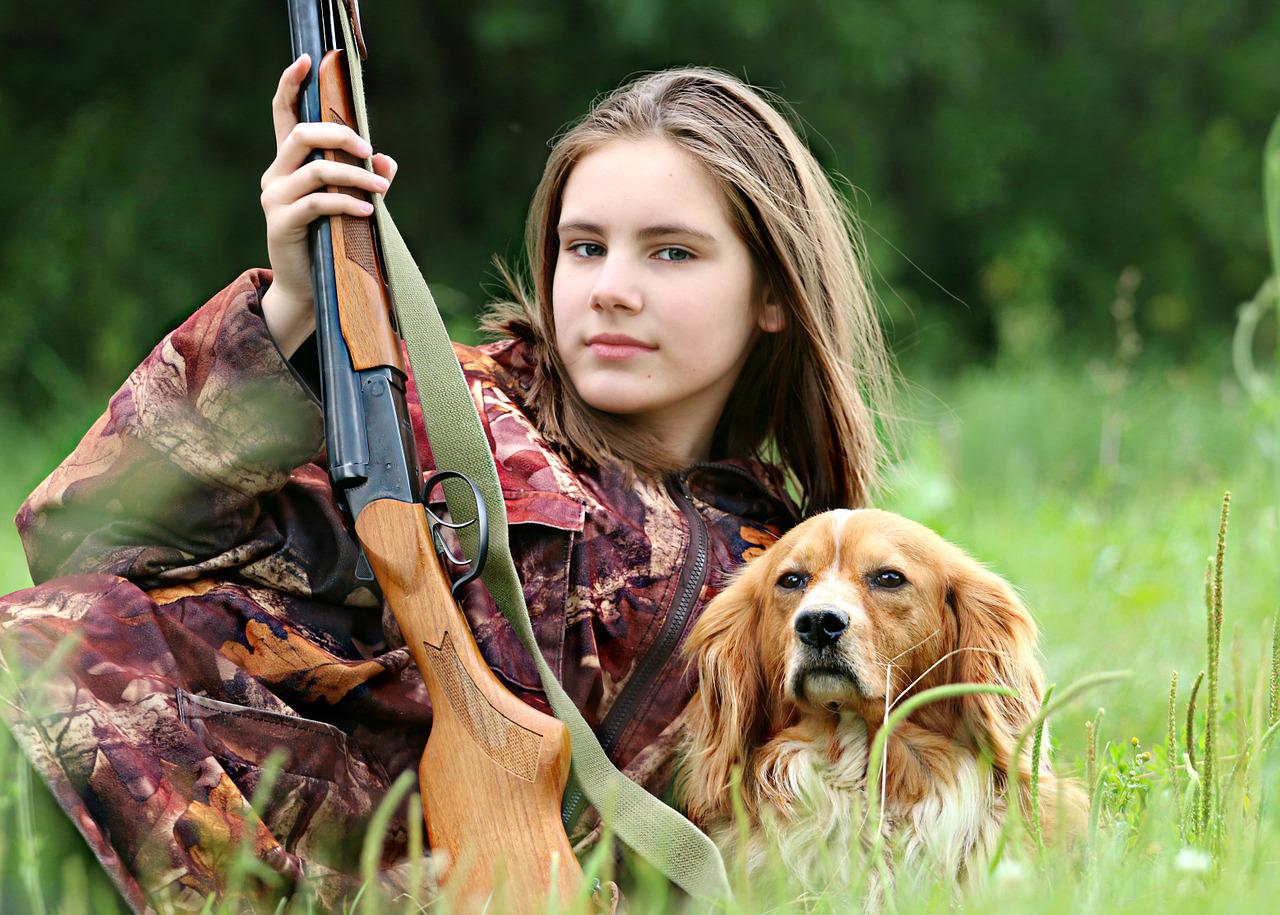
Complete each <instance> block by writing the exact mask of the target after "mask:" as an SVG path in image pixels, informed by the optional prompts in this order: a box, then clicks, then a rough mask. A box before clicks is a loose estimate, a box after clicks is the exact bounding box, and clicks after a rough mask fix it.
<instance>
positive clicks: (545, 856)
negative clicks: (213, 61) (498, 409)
mask: <svg viewBox="0 0 1280 915" xmlns="http://www.w3.org/2000/svg"><path fill="white" fill-rule="evenodd" d="M333 2H335V0H288V3H289V16H290V32H291V35H292V39H293V53H294V57H295V58H296V57H297V56H298V55H300V54H302V53H304V52H305V53H307V54H309V55H311V59H312V61H319V62H320V63H319V66H318V67H315V66H313V68H312V71H311V73H310V74H309V75H308V77H307V81H306V82H304V83H303V87H302V92H301V97H300V100H299V108H300V112H299V114H300V117H301V119H302V120H305V121H320V120H324V121H337V122H341V123H344V124H347V125H348V126H352V127H354V126H355V112H354V107H353V102H352V98H351V86H350V76H349V73H348V71H347V64H346V60H345V57H344V54H345V52H344V51H343V50H341V48H340V46H341V44H342V42H341V36H340V34H339V33H338V32H337V30H336V29H335V24H336V23H335V21H334V18H333V17H334V15H335V14H334V10H333V8H332V6H331V4H332V3H333ZM336 2H346V3H348V9H349V11H350V13H351V20H352V24H353V27H354V30H355V31H354V34H355V36H356V44H357V49H358V53H359V54H360V56H361V57H362V58H363V57H364V56H365V51H364V41H363V38H362V37H361V33H360V26H359V18H358V12H357V10H356V8H355V2H354V0H336ZM325 155H327V156H329V157H330V158H340V159H346V160H348V161H354V160H352V159H351V158H350V157H349V156H347V154H346V153H343V152H334V151H329V152H327V153H325ZM329 190H331V191H339V190H344V189H340V188H329ZM352 193H358V192H354V191H353V192H352ZM310 241H311V260H312V286H313V290H314V294H315V307H316V335H317V342H318V345H319V351H320V374H321V383H322V395H323V400H324V411H325V435H326V440H327V445H328V452H329V472H330V476H331V477H332V480H333V484H334V488H335V491H336V492H338V493H339V494H340V498H341V499H342V501H344V502H345V504H346V506H347V508H348V510H349V511H350V515H351V517H352V518H353V519H354V522H355V531H356V536H357V539H358V540H359V542H360V545H361V548H362V550H363V556H364V557H365V559H367V563H368V567H369V570H370V571H371V572H372V575H373V577H375V578H376V579H377V582H378V585H379V586H380V588H381V590H382V594H383V596H384V598H385V599H386V601H387V604H388V605H389V606H390V608H391V611H392V613H393V615H394V616H395V619H396V622H397V623H398V624H399V626H400V630H401V632H402V633H403V635H404V638H405V642H406V643H407V645H408V647H409V649H410V651H411V652H412V654H413V658H414V661H415V662H416V663H417V665H418V668H419V669H420V670H421V671H422V677H423V680H424V681H425V682H426V686H427V691H428V693H429V694H430V697H431V705H432V717H433V723H432V726H431V734H430V737H429V739H428V741H427V746H426V751H425V752H424V753H423V756H422V764H421V766H420V768H419V778H420V782H421V787H422V797H423V808H424V813H425V816H426V825H427V835H428V838H429V840H430V844H431V848H432V851H433V853H435V854H439V853H440V852H444V853H445V855H443V856H441V857H444V858H445V860H446V861H447V862H448V865H449V869H448V871H447V873H446V877H445V883H446V885H447V888H448V889H449V890H450V891H455V890H456V891H458V892H460V894H461V895H462V898H463V899H464V900H466V902H465V904H464V908H466V909H469V908H472V907H476V908H478V907H479V906H480V905H482V904H483V903H484V901H485V900H487V899H488V898H489V897H490V896H491V894H492V893H493V891H494V888H495V886H496V885H497V883H498V882H502V884H503V885H504V887H505V894H504V895H505V898H506V901H507V903H508V906H507V907H508V908H509V910H510V911H514V912H525V911H535V910H541V909H542V908H544V907H545V905H546V903H547V901H548V899H549V898H556V899H559V900H560V901H561V902H568V901H569V900H570V899H572V898H573V896H574V895H575V894H576V893H577V891H578V889H579V887H580V884H581V882H582V872H581V870H580V868H579V866H578V863H577V861H576V859H575V858H574V856H573V851H572V849H571V848H570V846H569V842H568V839H567V837H566V836H565V833H564V829H563V826H562V825H561V820H560V799H561V795H562V793H563V791H564V784H565V779H566V778H567V776H568V771H569V761H570V755H569V735H568V731H567V730H566V728H565V726H564V725H563V724H562V723H561V722H559V721H557V720H556V719H555V718H552V717H550V716H548V715H545V714H543V713H542V712H540V711H538V710H536V709H533V708H531V707H530V706H528V705H525V704H524V703H523V702H522V701H520V699H518V698H517V697H515V696H514V695H512V694H511V693H510V692H508V691H507V689H506V688H505V687H504V686H503V685H502V684H501V682H500V681H499V680H498V679H497V677H496V676H495V675H494V673H493V672H492V671H491V670H490V669H489V666H488V664H487V663H486V662H485V660H484V658H483V657H482V656H481V654H480V650H479V648H478V647H477V645H476V642H475V639H474V637H473V636H472V634H471V630H470V628H469V627H468V624H467V621H466V618H465V616H464V615H463V614H462V612H461V610H460V609H459V607H458V605H457V603H456V601H455V599H454V594H455V593H456V590H457V588H458V586H460V585H462V584H464V583H465V582H466V581H469V580H471V579H472V578H474V577H475V576H476V575H478V574H479V572H480V570H481V566H482V565H483V562H484V551H485V545H486V543H487V529H486V527H485V525H486V519H485V517H484V511H483V506H484V503H483V500H482V499H481V498H480V495H479V493H478V491H476V490H475V487H474V485H473V486H472V487H471V488H472V491H473V494H474V498H475V506H476V512H475V515H476V517H475V518H474V519H473V520H472V521H469V522H467V524H475V525H476V526H477V527H478V528H480V530H479V532H478V536H472V537H469V538H468V542H472V543H476V544H478V548H477V549H476V550H475V552H476V556H475V557H474V558H473V559H471V560H470V561H469V563H465V562H464V563H459V564H469V566H470V568H469V569H468V573H467V575H466V576H464V578H462V579H461V580H460V581H459V582H458V584H457V585H454V586H452V587H451V586H450V584H449V579H448V576H447V575H446V573H445V569H444V566H443V564H442V561H441V558H440V556H439V555H438V554H437V550H436V547H437V543H438V541H439V535H440V528H441V526H450V527H457V526H459V525H453V524H448V523H446V522H443V521H441V520H440V519H439V518H436V517H435V516H434V515H431V514H430V512H429V511H428V510H427V509H426V508H425V505H424V501H425V499H424V497H425V496H426V495H427V494H428V493H430V492H431V490H432V488H433V487H434V486H435V485H436V481H437V480H442V478H445V477H460V476H461V475H460V474H456V473H451V472H448V471H446V472H443V473H439V474H436V475H435V476H433V477H432V478H431V479H429V480H427V481H426V483H425V484H424V482H423V480H422V472H421V469H420V465H419V462H418V456H417V454H416V452H415V448H414V438H413V429H412V426H411V424H410V422H409V413H408V410H407V409H406V406H405V391H406V377H407V370H406V366H405V360H404V358H403V355H402V349H401V341H400V337H399V335H398V332H397V329H396V323H395V318H394V314H393V311H392V308H391V304H390V300H389V297H388V293H387V287H386V283H385V281H384V275H383V261H382V257H381V253H380V250H379V246H378V239H377V233H376V229H375V226H374V224H373V221H372V220H371V219H369V218H360V217H353V216H335V217H326V218H322V219H319V220H317V221H316V222H315V223H313V224H312V226H311V239H310ZM420 383H421V384H422V385H424V387H425V386H427V385H429V384H430V380H429V379H420ZM464 483H469V481H467V480H466V479H465V478H462V479H461V480H454V481H452V482H451V483H450V485H451V486H458V485H460V484H464ZM442 548H443V546H442ZM449 558H450V559H451V560H453V561H455V562H457V561H458V560H457V558H456V557H453V556H452V555H451V554H450V556H449ZM495 865H496V866H497V869H498V871H499V872H495Z"/></svg>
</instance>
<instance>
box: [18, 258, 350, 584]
mask: <svg viewBox="0 0 1280 915" xmlns="http://www.w3.org/2000/svg"><path fill="white" fill-rule="evenodd" d="M270 281H271V274H270V272H269V271H266V270H249V271H247V272H246V273H244V274H242V275H241V276H240V277H239V278H238V279H237V280H236V281H235V282H233V283H232V284H231V285H230V286H228V287H227V288H225V289H223V290H222V291H221V292H219V293H218V294H217V295H215V296H214V297H213V298H212V299H210V300H209V302H207V303H206V304H205V305H204V306H203V307H201V308H200V309H199V310H198V311H197V312H196V313H195V314H193V315H192V316H191V317H190V318H188V319H187V320H186V321H184V322H183V323H182V325H181V326H180V327H178V328H177V329H176V330H174V331H173V332H172V333H170V334H168V335H167V336H166V337H165V338H164V339H163V340H161V341H160V343H159V344H158V345H157V346H156V347H155V349H153V350H152V351H151V353H150V354H149V355H148V356H147V357H146V359H144V360H143V362H142V364H141V365H139V366H138V367H137V368H136V369H135V370H134V371H133V372H132V373H131V374H130V375H129V377H128V379H127V380H126V381H125V383H124V385H123V386H122V387H121V388H120V390H119V391H117V392H116V394H115V395H114V396H113V397H112V398H111V401H110V403H109V405H108V407H107V410H106V412H105V413H104V414H103V415H102V416H101V417H99V419H98V420H97V422H95V423H94V424H93V426H92V428H90V429H89V431H88V432H87V433H86V434H85V436H84V438H83V439H82V440H81V441H80V444H79V445H78V446H77V447H76V449H75V451H73V452H72V453H71V455H70V456H69V457H68V458H67V459H66V460H64V461H63V462H62V463H61V464H60V465H59V466H58V467H57V468H56V469H55V470H54V471H53V473H51V474H50V475H49V477H48V478H47V479H46V480H45V481H44V482H43V483H41V484H40V486H39V487H38V488H37V489H36V490H35V492H33V493H32V494H31V496H30V497H28V499H27V501H26V502H25V503H24V504H23V505H22V507H21V508H20V509H19V511H18V515H17V517H16V519H15V521H16V523H17V526H18V530H19V533H20V535H21V537H22V542H23V547H24V549H25V550H26V555H27V562H28V564H29V565H30V568H31V577H32V579H33V580H34V581H35V582H36V583H37V584H39V583H40V582H43V581H45V580H47V579H49V578H52V577H55V576H60V575H69V574H76V573H87V572H99V573H107V574H111V575H118V576H121V577H124V578H128V579H131V580H133V581H134V582H136V583H138V584H139V585H140V586H142V587H144V588H150V587H158V586H161V585H164V584H170V583H174V582H179V581H189V580H192V579H195V578H203V577H217V576H227V577H233V578H239V579H242V580H245V581H248V582H251V583H256V584H263V585H267V586H269V587H272V588H276V589H279V590H284V591H287V592H291V593H297V594H302V595H306V596H311V597H315V598H319V599H324V600H327V601H332V602H334V603H348V602H358V603H367V602H368V597H370V596H371V595H368V592H367V591H366V590H365V589H359V588H358V582H357V581H356V580H355V578H354V568H355V558H356V548H355V544H354V542H353V540H352V539H351V536H350V534H349V532H348V531H347V528H346V524H345V522H344V519H343V517H342V515H341V513H340V511H339V509H338V507H337V505H336V503H335V500H334V496H333V492H332V489H331V488H330V485H329V480H328V475H327V473H326V472H325V470H324V468H323V467H322V466H321V465H320V464H318V463H316V462H317V461H318V460H321V459H322V456H323V446H324V422H323V414H322V411H321V408H320V404H319V402H318V401H317V400H316V398H315V396H314V394H313V393H312V392H311V391H310V389H309V388H308V387H307V385H306V384H305V383H304V382H303V380H302V378H301V376H300V375H299V374H298V372H297V371H296V370H295V369H294V368H293V367H292V366H291V365H290V364H289V362H288V361H287V360H286V359H285V358H284V356H283V355H282V354H281V353H280V350H279V349H278V348H277V347H276V344H275V341H274V340H273V339H272V337H271V335H270V333H269V332H268V330H267V327H266V324H265V322H264V321H263V318H262V308H261V298H260V292H261V290H262V289H264V288H265V287H266V286H267V285H268V284H269V283H270ZM357 590H359V591H362V592H364V593H363V594H361V595H360V596H359V597H357V598H354V599H353V594H354V592H356V591H357Z"/></svg>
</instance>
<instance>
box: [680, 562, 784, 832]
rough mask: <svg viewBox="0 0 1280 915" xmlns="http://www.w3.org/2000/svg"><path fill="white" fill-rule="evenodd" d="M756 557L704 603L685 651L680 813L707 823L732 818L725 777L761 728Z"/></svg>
mask: <svg viewBox="0 0 1280 915" xmlns="http://www.w3.org/2000/svg"><path fill="white" fill-rule="evenodd" d="M766 561H767V559H766V557H761V558H759V559H757V560H755V561H754V562H752V563H750V564H749V565H748V566H747V567H746V568H745V569H743V570H742V571H740V572H739V573H738V574H737V576H736V577H735V578H734V579H733V580H732V581H731V582H730V583H729V585H728V586H727V587H726V588H725V589H724V590H723V591H721V592H720V594H719V595H717V596H716V597H715V599H713V600H712V601H711V603H710V604H708V605H707V608H706V610H705V611H703V614H702V616H701V617H700V618H699V619H698V621H697V623H695V624H694V627H693V630H692V632H690V633H689V640H688V642H687V644H686V645H685V648H684V651H685V654H686V655H688V656H689V657H690V659H691V662H692V663H694V664H696V665H697V669H698V692H697V693H695V694H694V697H693V699H692V700H691V701H690V703H689V714H688V718H687V727H688V738H687V742H686V749H687V756H686V758H685V760H684V763H683V765H682V766H681V769H680V778H679V786H678V787H679V793H680V796H681V803H682V804H683V806H684V808H685V812H686V813H687V814H688V815H689V816H690V817H691V818H692V819H693V820H694V821H702V822H706V821H708V820H710V819H712V818H714V817H717V816H727V815H729V814H730V813H731V809H732V807H731V794H730V779H731V777H732V773H733V770H734V768H735V767H738V768H739V769H741V770H743V774H744V777H745V774H746V773H745V769H746V766H747V764H748V760H749V757H750V754H751V750H752V748H753V747H758V746H759V745H760V743H761V740H762V739H763V737H764V730H765V692H764V676H763V672H762V669H761V662H760V651H759V641H758V631H759V628H758V627H759V616H760V613H761V611H762V610H763V607H762V606H761V603H762V601H763V600H764V596H763V595H762V594H761V592H760V590H759V581H760V580H761V579H762V576H761V574H760V573H761V571H762V569H761V568H760V567H761V566H762V565H763V564H764V563H765V562H766Z"/></svg>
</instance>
